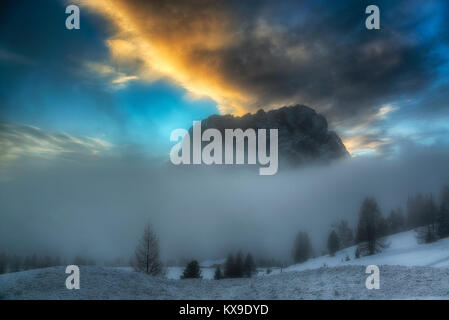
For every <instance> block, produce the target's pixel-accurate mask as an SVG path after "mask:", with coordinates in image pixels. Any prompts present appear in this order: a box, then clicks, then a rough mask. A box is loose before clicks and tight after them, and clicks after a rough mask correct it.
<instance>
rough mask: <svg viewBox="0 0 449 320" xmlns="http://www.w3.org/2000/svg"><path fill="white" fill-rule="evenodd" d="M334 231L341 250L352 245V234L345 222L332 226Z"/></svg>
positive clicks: (341, 221) (343, 220)
mask: <svg viewBox="0 0 449 320" xmlns="http://www.w3.org/2000/svg"><path fill="white" fill-rule="evenodd" d="M334 229H335V230H336V233H337V237H338V239H339V243H340V248H341V249H344V248H348V247H350V246H352V245H353V244H354V232H353V231H352V229H351V228H350V227H349V223H348V221H347V220H345V219H342V220H340V222H338V223H337V224H335V225H334Z"/></svg>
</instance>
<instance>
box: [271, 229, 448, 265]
mask: <svg viewBox="0 0 449 320" xmlns="http://www.w3.org/2000/svg"><path fill="white" fill-rule="evenodd" d="M386 243H387V244H389V245H388V247H387V248H385V249H383V251H382V252H381V253H378V254H376V255H372V256H367V257H360V258H359V259H355V255H354V253H355V248H356V247H355V246H354V247H350V248H346V249H343V250H340V251H338V252H337V253H336V254H335V256H334V257H330V256H329V255H325V256H321V257H318V258H314V259H310V260H308V261H306V262H305V263H301V264H297V265H293V266H290V267H288V268H285V269H284V270H283V271H302V270H308V269H316V268H320V267H323V266H328V267H336V266H344V265H364V266H367V265H371V264H374V265H378V266H380V265H401V266H426V267H449V238H445V239H442V240H439V241H437V242H434V243H429V244H419V243H418V242H417V240H416V232H415V231H413V230H412V231H407V232H401V233H397V234H394V235H392V236H390V237H388V238H387V239H386ZM346 257H349V259H350V260H349V261H346ZM278 272H279V270H273V272H272V273H273V274H275V273H278Z"/></svg>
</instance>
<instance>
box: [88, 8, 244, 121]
mask: <svg viewBox="0 0 449 320" xmlns="http://www.w3.org/2000/svg"><path fill="white" fill-rule="evenodd" d="M80 2H81V4H82V5H84V6H86V7H88V8H90V9H92V10H94V11H96V12H97V13H100V14H101V15H103V16H105V17H107V18H108V19H109V20H110V21H113V23H114V25H115V26H116V28H117V30H118V31H117V33H116V34H115V35H114V37H113V38H110V39H108V40H107V46H108V47H109V49H110V51H111V56H112V58H113V59H115V61H117V62H121V63H123V64H126V63H135V64H139V66H140V68H139V77H140V78H142V79H144V80H148V81H154V80H157V79H160V78H162V77H165V78H168V79H171V80H172V81H174V82H176V83H178V84H179V85H181V86H182V87H184V88H185V89H186V90H187V91H188V93H189V96H190V97H198V98H200V97H209V98H211V99H212V100H214V101H216V102H217V103H218V105H219V108H220V110H221V111H223V112H232V113H236V114H241V113H243V112H244V106H245V105H248V104H249V103H250V102H251V97H250V95H249V94H246V93H243V92H241V90H239V88H236V87H234V86H233V85H232V84H231V83H229V82H228V81H227V79H225V78H224V77H223V76H222V75H221V74H220V73H219V71H220V63H221V61H220V57H219V56H217V57H214V53H215V52H217V51H219V50H222V49H223V48H226V47H228V46H230V45H232V43H233V42H234V41H237V38H238V36H237V35H235V34H234V33H233V32H234V30H233V29H232V26H231V24H232V23H231V21H230V18H229V16H227V14H226V12H225V10H222V8H220V7H219V5H218V4H214V3H212V2H210V3H208V4H206V5H202V6H199V5H195V4H194V2H192V3H190V5H188V6H186V5H184V6H180V7H179V8H178V7H177V6H176V5H171V4H169V3H167V4H165V5H154V6H153V5H151V4H150V3H146V4H144V5H143V6H142V7H137V6H134V5H133V4H131V3H130V2H126V1H110V0H93V1H84V0H82V1H80ZM140 10H141V11H140Z"/></svg>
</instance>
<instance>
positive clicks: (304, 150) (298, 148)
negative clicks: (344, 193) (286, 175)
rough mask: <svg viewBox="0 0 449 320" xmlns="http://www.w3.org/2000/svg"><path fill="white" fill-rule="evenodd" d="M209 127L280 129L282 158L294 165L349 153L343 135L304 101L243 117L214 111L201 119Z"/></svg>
mask: <svg viewBox="0 0 449 320" xmlns="http://www.w3.org/2000/svg"><path fill="white" fill-rule="evenodd" d="M208 128H215V129H218V130H220V132H221V133H222V136H223V137H224V130H225V129H237V128H240V129H242V130H246V129H248V128H253V129H278V147H279V150H278V154H279V161H280V162H287V163H289V164H292V165H302V164H306V163H312V162H317V161H318V162H320V161H321V162H323V161H324V162H327V161H330V160H334V159H339V158H343V157H348V156H349V153H348V151H347V150H346V148H345V146H344V144H343V143H342V141H341V139H340V137H339V136H338V135H337V134H336V133H335V132H333V131H329V130H328V127H327V121H326V119H325V118H324V117H323V116H322V115H321V114H318V113H317V112H315V110H313V109H311V108H309V107H306V106H303V105H295V106H289V107H282V108H280V109H276V110H271V111H268V112H265V111H263V110H259V111H258V112H257V113H255V114H246V115H244V116H242V117H234V116H232V115H213V116H210V117H208V118H207V119H204V120H202V121H201V129H202V131H203V132H204V130H206V129H208ZM268 137H269V130H267V138H268ZM267 149H268V146H267Z"/></svg>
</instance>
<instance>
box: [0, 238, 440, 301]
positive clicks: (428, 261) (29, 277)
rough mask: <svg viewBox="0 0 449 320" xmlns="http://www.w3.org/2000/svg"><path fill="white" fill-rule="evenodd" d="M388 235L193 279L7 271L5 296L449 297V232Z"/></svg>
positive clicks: (1, 279) (175, 273) (174, 273)
mask: <svg viewBox="0 0 449 320" xmlns="http://www.w3.org/2000/svg"><path fill="white" fill-rule="evenodd" d="M388 242H389V243H390V246H389V247H388V248H387V249H385V250H384V251H383V252H382V253H380V254H377V255H374V256H370V257H361V258H359V259H355V257H354V250H355V248H354V247H352V248H348V249H344V250H341V251H339V252H337V254H336V255H335V256H334V257H330V256H322V257H318V258H314V259H310V260H309V261H307V262H305V263H303V264H298V265H293V266H290V267H288V268H284V269H283V270H281V269H278V268H274V269H273V271H272V272H271V274H270V275H266V273H265V272H263V271H261V272H259V276H257V277H253V278H250V279H247V278H243V279H223V280H219V281H215V280H207V279H210V278H212V277H213V272H214V268H213V267H202V273H203V277H204V279H189V280H174V279H177V278H179V276H180V274H181V273H182V268H180V267H172V268H169V269H168V273H167V276H166V277H152V276H148V275H145V274H142V273H137V272H135V271H133V270H132V269H131V268H112V267H80V270H81V289H80V290H68V289H66V287H65V279H66V276H67V275H66V274H65V268H64V267H52V268H45V269H36V270H29V271H23V272H16V273H9V274H4V275H0V299H449V268H448V267H449V238H447V239H443V240H440V241H438V242H435V243H432V244H418V243H417V241H416V238H415V233H414V232H413V231H409V232H403V233H400V234H396V235H393V236H391V237H389V239H388ZM346 256H348V257H349V259H350V260H349V261H346ZM370 264H375V265H378V266H379V268H380V289H379V290H368V289H366V288H365V281H366V278H367V276H368V275H367V274H366V273H365V266H366V265H370ZM262 275H265V276H262Z"/></svg>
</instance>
